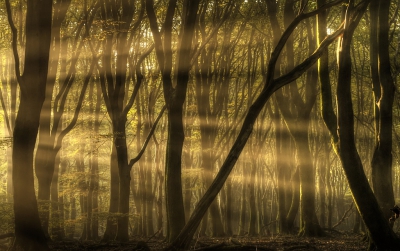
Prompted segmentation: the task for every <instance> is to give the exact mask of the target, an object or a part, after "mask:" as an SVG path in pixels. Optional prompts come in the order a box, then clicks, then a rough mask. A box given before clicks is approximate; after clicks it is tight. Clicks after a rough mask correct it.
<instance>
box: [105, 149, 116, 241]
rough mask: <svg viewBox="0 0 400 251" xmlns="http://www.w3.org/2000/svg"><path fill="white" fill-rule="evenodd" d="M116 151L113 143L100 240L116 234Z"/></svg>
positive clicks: (110, 238) (111, 238)
mask: <svg viewBox="0 0 400 251" xmlns="http://www.w3.org/2000/svg"><path fill="white" fill-rule="evenodd" d="M116 152H117V151H116V150H115V146H114V144H113V145H112V150H111V156H110V207H109V208H108V214H109V215H108V217H107V225H106V230H105V232H104V235H103V238H102V240H101V241H102V242H108V241H112V240H114V239H115V236H116V235H117V219H116V214H117V213H118V201H119V193H118V188H119V179H118V161H117V153H116Z"/></svg>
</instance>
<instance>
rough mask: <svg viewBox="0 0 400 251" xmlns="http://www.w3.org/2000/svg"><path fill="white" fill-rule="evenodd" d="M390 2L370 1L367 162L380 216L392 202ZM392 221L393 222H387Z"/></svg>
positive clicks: (392, 97)
mask: <svg viewBox="0 0 400 251" xmlns="http://www.w3.org/2000/svg"><path fill="white" fill-rule="evenodd" d="M390 2H391V1H389V0H387V1H377V0H372V1H371V7H370V16H371V34H370V37H371V38H370V39H371V45H370V50H371V75H372V80H373V82H372V84H373V88H372V89H373V91H374V98H375V104H376V105H375V110H374V111H375V150H374V154H373V157H372V161H371V168H372V186H373V189H374V194H375V196H376V198H377V200H378V202H379V205H380V207H381V209H382V212H384V217H385V218H386V219H389V218H390V216H391V213H392V212H391V211H390V210H389V209H390V208H392V207H393V206H394V204H395V200H394V193H393V181H392V162H393V156H392V130H393V116H392V113H393V100H394V94H395V86H394V82H393V78H392V73H391V68H390V57H389V28H390V27H389V16H390V14H389V8H390ZM391 224H393V222H392V223H391Z"/></svg>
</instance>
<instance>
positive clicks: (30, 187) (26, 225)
mask: <svg viewBox="0 0 400 251" xmlns="http://www.w3.org/2000/svg"><path fill="white" fill-rule="evenodd" d="M6 8H7V16H8V20H9V24H10V26H11V30H12V35H13V41H12V44H13V52H14V59H15V70H16V76H17V80H18V83H19V86H20V90H21V98H20V105H19V110H18V113H17V117H16V121H15V128H14V132H13V152H12V161H13V184H14V216H15V218H14V220H15V237H16V240H15V242H14V248H17V249H18V248H20V249H22V250H48V246H47V243H46V237H45V234H44V232H43V229H42V227H41V224H40V219H39V212H38V208H37V200H36V196H35V189H34V177H33V151H34V148H35V144H36V138H37V134H38V128H39V119H40V110H41V108H42V105H43V102H44V99H45V93H46V79H47V72H48V64H49V51H50V37H51V20H52V1H51V0H42V1H28V2H27V13H26V27H25V32H26V46H25V63H24V72H23V74H22V76H21V75H20V69H19V67H20V65H19V58H18V52H17V41H16V39H17V33H16V32H17V31H16V28H15V26H14V23H13V21H12V16H11V7H10V3H9V1H6Z"/></svg>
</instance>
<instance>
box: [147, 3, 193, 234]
mask: <svg viewBox="0 0 400 251" xmlns="http://www.w3.org/2000/svg"><path fill="white" fill-rule="evenodd" d="M175 7H176V1H170V3H169V5H168V8H167V15H166V21H165V24H164V26H163V27H164V44H163V43H162V40H161V35H160V33H159V31H158V24H157V17H156V14H155V11H154V2H153V1H152V0H147V1H146V10H147V15H148V18H149V22H150V28H151V30H152V33H153V38H154V42H155V47H156V55H157V60H158V63H159V67H160V70H161V74H162V79H163V89H164V90H163V91H164V99H165V102H166V104H167V109H168V129H167V132H168V139H167V149H166V160H165V198H166V209H167V229H168V232H167V240H168V241H173V240H174V239H175V238H176V237H177V236H178V234H179V233H180V231H181V230H182V228H183V226H184V225H185V217H183V216H184V215H185V210H184V206H183V194H182V180H181V172H182V147H183V141H184V129H183V104H184V102H185V99H186V91H187V84H188V81H189V71H190V53H191V51H192V40H193V35H194V27H195V23H196V17H197V10H198V7H199V1H198V0H190V1H188V0H185V1H183V11H182V15H183V17H182V25H181V33H180V41H179V44H178V49H177V51H178V52H177V57H176V58H177V61H176V69H175V70H176V86H175V88H174V87H173V86H172V79H171V70H172V47H171V32H172V20H173V14H174V12H175Z"/></svg>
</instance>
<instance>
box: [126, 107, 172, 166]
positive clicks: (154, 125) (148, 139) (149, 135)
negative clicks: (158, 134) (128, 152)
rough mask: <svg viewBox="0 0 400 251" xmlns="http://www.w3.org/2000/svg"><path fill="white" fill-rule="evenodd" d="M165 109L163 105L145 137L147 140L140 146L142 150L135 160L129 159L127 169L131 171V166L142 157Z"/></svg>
mask: <svg viewBox="0 0 400 251" xmlns="http://www.w3.org/2000/svg"><path fill="white" fill-rule="evenodd" d="M166 108H167V106H165V105H164V106H163V108H162V109H161V111H160V113H159V114H158V117H157V119H156V121H154V124H153V126H152V127H151V130H150V132H149V134H148V135H147V138H146V140H145V142H144V144H143V146H142V149H140V151H139V153H138V155H137V156H136V157H135V158H133V159H131V160H130V161H129V164H128V167H129V169H131V168H132V166H133V165H134V164H135V163H136V162H138V161H139V159H140V158H141V157H142V155H143V153H144V151H145V150H146V147H147V145H148V144H149V141H150V139H151V137H152V136H153V134H154V131H155V130H156V127H157V124H158V122H159V121H160V119H161V117H162V115H163V113H164V111H165V109H166Z"/></svg>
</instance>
